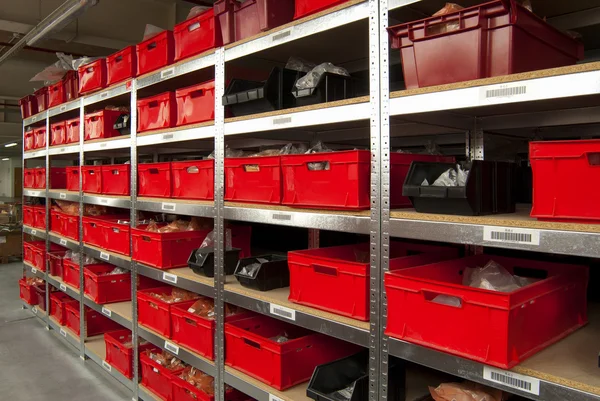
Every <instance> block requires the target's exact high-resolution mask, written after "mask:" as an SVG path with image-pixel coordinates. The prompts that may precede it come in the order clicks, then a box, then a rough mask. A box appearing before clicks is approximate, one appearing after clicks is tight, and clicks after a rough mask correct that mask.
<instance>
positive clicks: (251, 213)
mask: <svg viewBox="0 0 600 401" xmlns="http://www.w3.org/2000/svg"><path fill="white" fill-rule="evenodd" d="M419 1H427V0H365V1H363V2H360V1H356V0H351V1H349V2H348V5H347V6H340V7H337V8H335V9H334V10H333V11H332V12H330V13H323V15H318V16H317V17H316V18H308V19H305V20H300V21H296V22H295V23H292V24H289V25H286V26H283V27H280V28H276V29H274V30H272V31H270V32H267V33H265V34H263V35H259V36H257V37H256V38H254V39H252V40H249V41H247V42H243V43H239V44H234V45H231V46H228V47H227V48H218V49H216V50H214V51H210V52H207V53H206V54H202V55H200V56H197V57H195V58H192V59H190V60H187V61H183V62H180V63H177V64H176V65H173V66H169V67H166V68H163V69H161V70H159V71H156V72H154V73H151V74H148V75H146V76H143V77H139V78H137V79H133V80H130V81H128V82H125V83H122V84H118V85H116V86H113V87H111V88H107V89H106V90H104V91H101V92H99V93H95V94H92V95H90V96H85V97H82V98H80V99H78V100H74V101H71V102H69V103H66V104H64V105H61V106H58V107H55V108H53V109H50V110H48V111H45V112H42V113H39V114H37V115H36V116H32V117H30V118H28V119H25V120H24V121H23V131H24V132H25V129H26V127H27V126H29V125H32V124H36V125H37V124H41V123H43V122H45V124H46V127H47V128H48V129H47V132H48V133H49V132H50V130H49V126H50V122H51V119H56V118H57V117H59V116H61V115H62V114H64V113H71V114H73V113H74V112H75V111H78V112H79V118H80V119H81V121H83V119H84V114H85V111H86V107H88V106H92V105H95V104H97V103H100V102H104V101H106V100H109V99H113V98H116V97H119V99H120V100H121V99H125V98H126V97H129V101H130V109H131V118H130V126H131V134H130V135H129V136H127V137H119V138H114V139H110V140H100V141H92V142H85V143H84V140H83V138H84V124H80V142H79V144H70V145H68V146H58V147H50V146H49V145H48V143H49V141H46V142H47V145H46V148H45V149H38V150H35V151H29V152H27V153H24V157H23V167H24V168H25V166H26V162H27V161H28V160H31V159H41V158H43V159H44V160H45V165H46V166H50V165H51V158H52V157H55V156H60V157H61V158H63V159H64V157H63V156H65V155H71V156H73V158H78V160H79V163H80V166H83V165H85V160H86V158H90V157H94V155H96V154H97V152H103V153H104V154H106V151H111V150H120V149H129V155H130V161H131V177H130V179H131V185H130V187H131V195H130V196H129V197H109V196H101V195H92V194H84V193H83V192H82V191H81V190H80V191H79V192H68V191H64V190H48V189H39V190H37V189H25V190H24V191H23V201H24V202H25V200H26V198H30V197H31V198H45V199H46V200H47V202H46V227H49V226H50V210H49V209H50V200H52V199H56V200H67V201H72V202H78V203H79V205H80V216H79V224H80V226H79V228H80V238H79V241H73V240H70V239H66V238H63V237H61V236H59V235H56V234H55V233H52V232H49V231H47V230H46V231H44V230H39V229H35V228H32V227H23V234H24V235H26V234H28V235H34V236H36V237H39V238H41V239H45V240H46V246H47V249H49V246H50V243H56V244H59V245H62V246H64V247H67V248H69V249H71V250H75V251H78V252H80V253H85V254H87V255H90V256H92V257H94V258H96V259H98V260H103V261H105V262H107V263H111V264H113V265H115V266H119V267H122V268H125V269H127V270H129V271H130V272H131V274H132V280H131V283H132V284H131V292H132V306H131V316H132V318H131V320H129V318H128V317H125V316H120V315H118V314H115V313H114V312H112V313H111V314H110V316H109V317H110V318H111V319H113V320H115V321H117V322H118V323H120V324H122V325H123V326H124V327H126V328H128V329H130V330H131V331H132V334H133V338H134V342H135V343H134V347H133V348H134V352H135V354H136V355H135V356H134V377H137V376H138V373H139V369H140V368H139V366H138V355H137V341H138V336H139V337H141V338H144V339H146V340H148V341H150V342H152V343H153V344H155V345H157V346H159V347H161V348H163V349H169V350H173V349H174V347H173V346H175V347H176V349H177V350H178V352H177V353H178V356H179V357H180V358H181V359H182V360H184V361H186V362H188V363H190V364H192V365H194V366H196V367H197V368H199V369H201V370H203V371H205V372H206V373H209V374H211V375H213V376H214V377H215V399H216V401H224V399H225V397H224V389H225V384H229V385H231V386H233V387H236V388H238V389H240V390H242V391H244V392H246V393H247V394H248V395H250V396H252V397H254V398H256V399H258V400H260V401H273V400H275V401H279V400H280V398H278V396H277V395H275V394H276V391H275V390H273V394H271V393H269V392H267V391H266V390H265V388H264V387H258V386H256V385H254V384H252V383H251V382H250V381H247V380H244V376H245V375H242V374H240V375H238V374H236V373H235V371H232V370H231V369H227V370H226V369H225V363H224V362H225V361H224V358H225V353H224V316H225V303H226V302H228V303H232V304H235V305H238V306H241V307H245V308H247V309H250V310H253V311H255V312H258V313H263V314H266V315H270V316H273V317H275V318H278V319H283V318H282V317H281V316H276V315H273V314H272V313H271V312H270V309H271V308H270V306H271V305H272V304H271V303H270V302H268V301H264V300H259V299H255V298H253V297H251V296H248V295H241V294H238V293H236V292H233V291H229V290H228V289H227V286H226V284H225V283H226V277H225V273H224V249H225V244H224V236H225V222H226V221H227V220H236V221H244V222H251V223H263V224H273V225H280V226H294V227H303V228H307V229H309V235H310V238H311V241H310V243H311V246H318V230H331V231H338V232H348V233H358V234H365V235H369V241H370V244H371V258H370V280H369V291H370V322H369V328H368V329H363V328H359V327H355V326H351V325H346V324H344V323H340V322H339V321H333V320H329V319H328V318H326V317H322V316H317V314H314V315H313V314H311V313H310V312H309V311H306V310H295V317H296V319H295V320H294V322H293V323H294V324H297V325H299V326H302V327H305V328H308V329H311V330H315V331H319V332H322V333H325V334H328V335H331V336H334V337H337V338H340V339H343V340H346V341H349V342H352V343H355V344H359V345H362V346H363V347H365V348H368V349H369V351H370V358H369V361H370V362H369V363H370V366H369V372H370V374H369V378H370V383H369V401H387V397H388V395H387V389H388V379H389V378H388V359H389V357H390V356H395V357H398V358H401V359H404V360H407V361H411V362H414V363H417V364H420V365H424V366H428V367H431V368H433V369H436V370H439V371H443V372H447V373H450V374H453V375H456V376H459V377H462V378H465V379H469V380H474V381H477V382H481V383H485V384H487V385H489V386H492V387H497V388H500V389H502V390H505V391H508V392H511V393H514V394H519V395H523V396H525V397H528V398H531V399H534V400H538V401H542V400H543V401H563V400H565V399H571V398H572V399H578V400H583V401H600V396H596V395H592V394H588V393H583V392H581V391H579V390H576V389H571V388H567V387H564V386H560V385H558V384H554V383H550V382H547V381H542V384H541V388H540V394H539V395H534V396H532V395H531V394H527V393H523V392H522V391H520V390H517V389H513V388H510V387H506V386H504V385H501V384H497V383H494V382H490V381H488V380H486V379H484V377H483V375H482V373H481V372H482V369H483V367H484V365H482V364H480V363H477V362H473V361H469V360H465V359H462V358H457V357H454V356H452V355H449V354H444V353H441V352H438V351H434V350H430V349H427V348H423V347H419V346H416V345H413V344H410V343H406V342H403V341H399V340H396V339H393V338H388V337H387V336H386V335H385V334H384V328H385V325H386V323H387V322H386V318H387V298H386V295H385V288H384V285H383V276H384V273H385V272H386V271H389V244H390V239H391V238H392V237H401V238H409V239H419V240H430V241H441V242H449V241H451V242H456V243H460V244H466V245H477V246H494V247H502V248H507V249H515V250H534V251H538V252H550V253H555V254H566V255H577V256H588V257H600V247H598V246H597V244H598V240H599V239H600V234H595V233H586V232H576V231H559V230H538V231H539V233H540V238H541V240H540V246H537V247H535V249H532V247H531V246H528V245H523V244H511V243H491V242H489V241H485V240H484V239H483V238H484V237H483V235H482V230H483V227H484V226H482V225H477V224H467V223H465V224H462V223H461V224H459V223H451V222H432V221H425V220H418V219H417V218H416V219H412V220H411V219H398V218H392V217H391V213H390V206H389V205H390V151H391V144H390V143H391V135H390V126H391V123H390V119H391V118H393V117H400V116H409V115H410V116H412V115H415V114H422V113H429V114H425V116H427V115H433V117H431V118H435V116H436V113H439V112H445V111H449V110H456V109H469V110H473V109H478V108H483V107H486V108H487V110H489V108H490V107H494V106H498V105H501V106H506V105H510V104H515V105H519V104H528V103H531V102H537V101H548V100H552V99H562V98H566V97H584V96H590V95H598V94H600V85H599V84H598V82H600V67H599V68H598V70H586V71H582V72H578V73H574V74H569V75H568V76H567V75H562V76H561V75H557V76H547V77H544V78H535V79H523V80H520V81H516V82H506V83H503V84H499V85H479V86H473V87H462V88H460V89H451V90H445V91H440V92H427V91H424V92H422V93H416V94H412V95H410V94H409V95H406V96H404V95H395V94H391V93H390V88H389V76H390V49H389V40H388V33H387V30H386V27H387V26H388V18H389V16H388V12H389V10H392V9H397V8H401V7H404V6H407V5H410V4H413V3H417V2H419ZM359 20H368V25H369V27H368V35H369V47H368V49H369V52H368V58H369V66H370V67H369V68H370V73H369V76H370V81H369V84H370V93H369V96H367V97H365V98H360V99H355V101H351V102H346V103H344V104H328V105H324V106H323V107H317V108H309V109H298V110H290V111H289V112H287V113H284V114H279V115H276V116H261V115H259V116H248V117H247V118H246V117H245V118H241V119H226V118H225V108H224V107H223V106H222V104H221V102H220V101H217V102H215V120H214V124H212V123H211V124H200V125H198V126H192V127H185V128H177V129H173V130H169V131H167V132H162V131H161V132H160V133H154V134H143V135H138V133H137V132H136V127H137V98H138V92H139V90H141V89H144V88H148V87H151V86H152V85H156V84H159V83H160V84H161V86H162V85H164V84H165V83H166V82H168V81H169V80H171V79H173V78H176V77H181V76H184V75H186V74H189V73H193V72H196V71H200V70H202V69H206V68H214V71H215V98H216V99H221V97H222V96H223V94H224V92H225V66H226V63H227V62H229V61H232V60H237V59H239V58H242V57H245V56H248V55H252V54H255V53H257V52H260V51H262V50H265V49H269V48H272V47H276V46H279V45H282V44H285V43H289V42H292V41H295V40H302V39H303V38H306V37H308V36H312V35H318V34H319V33H322V32H324V31H327V30H331V29H334V28H337V27H340V26H343V25H346V24H350V23H353V22H356V21H359ZM511 86H526V87H527V88H528V90H527V91H525V93H524V94H522V95H516V96H507V97H502V98H497V99H487V98H485V96H482V94H484V93H486V92H487V91H490V90H494V89H498V88H506V87H511ZM524 114H526V113H524ZM445 117H447V116H445ZM494 117H495V116H484V117H481V118H479V117H473V118H471V117H465V118H456V119H455V120H454V122H455V123H456V124H457V125H459V126H460V128H461V129H462V128H465V130H466V131H469V132H470V133H472V134H475V135H468V136H467V138H469V139H467V140H466V142H468V143H467V144H466V148H467V149H468V150H470V151H471V157H472V158H483V131H482V130H481V127H483V128H484V129H492V128H494V127H498V126H499V124H506V122H505V121H504V122H503V121H500V120H499V119H498V118H494ZM576 117H577V116H575V115H572V116H571V119H574V118H575V119H576ZM588 117H589V116H581V119H582V121H581V123H585V122H587V121H588V120H587V119H586V118H588ZM425 118H427V117H425ZM352 121H363V122H365V124H369V127H370V128H369V143H370V149H371V194H370V196H371V209H370V211H368V212H364V213H354V214H353V213H335V212H326V211H319V210H307V209H304V210H300V209H291V208H281V209H277V208H266V207H260V206H248V207H245V206H243V205H239V204H229V203H226V202H225V201H224V184H225V181H224V180H225V177H224V157H225V139H226V137H227V139H232V138H236V139H237V138H239V137H241V136H243V135H245V134H252V133H257V132H268V131H281V130H287V129H296V128H310V127H314V126H318V125H327V124H337V123H347V122H352ZM478 122H481V125H477V123H478ZM575 123H577V120H576V122H575ZM477 127H479V128H477ZM211 138H214V155H215V199H214V202H185V201H173V200H169V199H164V200H162V199H160V200H159V199H146V198H140V199H138V198H137V195H136V194H137V187H138V183H137V163H138V157H137V156H138V152H139V151H140V150H141V149H144V147H146V146H149V147H150V146H154V147H159V146H162V145H164V144H169V143H180V142H185V141H196V140H203V139H211ZM477 138H479V139H481V140H479V141H478V140H477ZM159 152H160V151H159ZM119 153H123V152H119ZM49 170H50V169H48V168H47V169H46V171H47V176H46V188H49V187H50V182H49V180H50V179H49ZM81 181H82V178H81V175H80V188H81V186H82V185H81V184H82V182H81ZM84 204H96V205H103V206H112V207H118V208H124V209H129V210H130V220H131V224H132V226H133V227H135V226H136V223H137V221H136V219H137V212H138V211H149V212H168V213H174V214H184V215H189V216H198V217H207V218H212V219H214V229H215V234H216V237H217V241H216V258H215V260H216V275H215V278H214V281H213V282H212V285H210V284H207V283H205V282H201V281H195V280H191V279H189V277H185V275H182V274H177V271H176V269H175V270H173V271H161V270H158V269H155V268H152V267H149V266H145V265H143V264H139V263H136V262H135V261H132V260H131V259H130V258H128V257H123V256H119V255H115V254H113V253H109V252H104V251H102V250H100V249H98V248H95V247H91V246H88V245H85V244H84V243H83V238H82V236H83V228H82V218H83V216H82V210H83V205H84ZM315 234H316V235H315ZM130 245H131V244H130ZM23 269H24V274H25V273H27V274H34V275H36V276H38V277H41V278H44V279H45V281H46V285H47V291H46V294H47V297H48V294H49V288H48V285H50V284H51V285H54V286H56V287H58V288H60V289H61V290H62V291H64V292H66V293H67V294H69V295H70V296H72V297H74V298H77V299H79V300H80V307H81V316H85V314H84V313H83V308H84V307H85V306H86V305H87V306H89V307H91V308H93V309H95V310H97V311H99V312H101V313H104V314H105V315H107V316H108V313H107V312H105V309H106V308H105V307H103V306H102V305H98V304H96V303H94V302H93V301H92V300H90V299H89V298H87V297H85V296H84V294H83V291H78V292H76V291H74V290H73V289H72V288H70V287H67V286H64V285H62V283H60V282H59V281H57V280H56V279H55V278H53V277H51V276H49V275H48V274H47V273H44V272H40V271H33V270H32V268H31V266H30V265H27V264H24V267H23ZM47 270H48V269H47ZM83 272H84V269H83V266H80V280H81V282H83V278H84V277H83V276H84V274H83ZM138 275H143V276H146V277H150V278H152V279H155V280H158V281H161V282H163V283H166V284H169V285H174V286H177V287H180V288H183V289H186V290H189V291H193V292H196V293H198V294H202V295H205V296H209V297H212V298H214V299H215V311H216V325H215V326H216V327H215V361H214V362H213V361H208V360H206V359H204V358H201V357H199V356H197V355H196V354H194V353H193V352H191V351H188V350H186V349H185V348H184V347H180V346H177V345H176V344H173V343H169V342H168V340H165V338H163V337H161V336H159V335H157V334H156V333H154V332H152V331H150V330H148V329H145V328H143V327H140V326H139V325H138V324H137V307H138V305H137V281H138ZM47 305H49V300H48V298H47ZM40 319H42V320H43V321H44V322H45V324H46V326H47V327H48V328H49V329H50V328H52V329H54V330H55V331H59V332H60V333H61V334H62V332H64V329H62V328H61V327H60V326H58V325H57V324H56V323H55V322H53V321H52V320H51V319H49V318H48V317H47V316H46V317H44V318H42V317H40ZM80 324H81V332H82V333H83V332H85V328H84V321H83V319H82V321H81V322H80ZM62 337H64V339H65V340H66V341H67V342H68V343H70V344H71V345H73V346H74V347H75V348H76V349H77V350H78V351H79V352H80V357H81V358H82V359H86V358H89V359H92V360H93V361H94V362H96V363H97V364H99V365H100V366H103V361H101V360H99V359H98V356H97V355H94V354H93V353H91V352H90V351H89V350H88V349H87V348H86V346H85V338H80V339H75V338H74V337H72V336H70V335H68V334H67V335H63V336H62ZM105 369H106V368H105ZM106 370H108V369H106ZM113 377H116V378H117V380H119V381H120V382H121V383H124V384H125V385H126V386H128V387H129V388H130V389H131V391H132V395H133V399H134V400H138V399H144V400H153V399H154V398H155V397H153V396H152V395H151V394H149V393H148V392H147V391H146V390H145V389H143V388H142V387H141V386H140V385H139V383H138V382H137V380H133V381H128V380H126V381H123V380H121V378H119V377H118V376H117V375H114V374H113ZM123 379H124V378H123Z"/></svg>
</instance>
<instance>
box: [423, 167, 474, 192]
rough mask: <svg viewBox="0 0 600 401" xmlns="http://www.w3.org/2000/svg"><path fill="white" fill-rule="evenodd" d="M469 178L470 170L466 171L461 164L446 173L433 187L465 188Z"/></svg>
mask: <svg viewBox="0 0 600 401" xmlns="http://www.w3.org/2000/svg"><path fill="white" fill-rule="evenodd" d="M468 178H469V170H464V169H463V168H462V166H461V165H460V164H457V165H456V168H450V169H448V170H446V171H444V172H443V173H442V175H440V176H439V177H438V179H437V180H435V181H434V182H433V184H431V185H433V186H434V187H464V186H465V185H467V179H468ZM421 185H423V184H421Z"/></svg>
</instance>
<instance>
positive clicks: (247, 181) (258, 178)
mask: <svg viewBox="0 0 600 401" xmlns="http://www.w3.org/2000/svg"><path fill="white" fill-rule="evenodd" d="M327 191H331V188H328V189H327ZM225 200H228V201H234V202H252V203H271V204H280V203H281V156H262V157H239V158H225Z"/></svg>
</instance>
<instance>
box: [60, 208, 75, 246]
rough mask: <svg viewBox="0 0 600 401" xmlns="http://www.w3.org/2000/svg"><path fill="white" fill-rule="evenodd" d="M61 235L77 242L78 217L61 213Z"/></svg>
mask: <svg viewBox="0 0 600 401" xmlns="http://www.w3.org/2000/svg"><path fill="white" fill-rule="evenodd" d="M60 219H61V220H62V222H61V226H62V227H61V228H62V235H64V236H65V237H67V238H70V239H72V240H74V241H77V242H79V216H73V215H70V214H66V213H62V214H61V215H60Z"/></svg>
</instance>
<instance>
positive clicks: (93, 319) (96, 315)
mask: <svg viewBox="0 0 600 401" xmlns="http://www.w3.org/2000/svg"><path fill="white" fill-rule="evenodd" d="M65 311H66V312H67V327H68V328H69V329H71V330H72V331H73V332H74V333H75V334H77V335H78V336H80V335H81V334H80V330H79V316H80V315H79V302H77V303H68V304H67V305H66V306H65ZM85 327H86V334H87V336H88V337H93V336H97V335H100V334H104V333H106V332H109V331H115V330H120V329H121V328H122V327H121V325H119V324H118V323H116V322H114V321H112V320H110V319H109V318H107V317H106V316H104V315H103V314H101V313H100V312H96V311H95V310H93V309H91V308H89V307H87V306H86V307H85Z"/></svg>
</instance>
